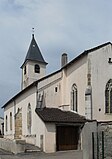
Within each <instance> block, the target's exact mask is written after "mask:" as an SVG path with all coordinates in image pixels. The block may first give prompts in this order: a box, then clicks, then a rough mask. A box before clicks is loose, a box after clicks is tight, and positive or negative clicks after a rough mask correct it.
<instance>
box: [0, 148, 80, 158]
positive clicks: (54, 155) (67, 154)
mask: <svg viewBox="0 0 112 159" xmlns="http://www.w3.org/2000/svg"><path fill="white" fill-rule="evenodd" d="M0 159H82V151H80V153H79V152H78V151H68V152H56V153H51V154H45V153H42V152H32V153H24V154H18V155H14V154H11V153H9V152H5V151H3V150H0Z"/></svg>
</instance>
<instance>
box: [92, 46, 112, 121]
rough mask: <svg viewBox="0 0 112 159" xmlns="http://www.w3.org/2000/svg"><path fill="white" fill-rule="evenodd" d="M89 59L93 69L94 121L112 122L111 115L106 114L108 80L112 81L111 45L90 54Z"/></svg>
mask: <svg viewBox="0 0 112 159" xmlns="http://www.w3.org/2000/svg"><path fill="white" fill-rule="evenodd" d="M89 57H90V59H91V69H92V70H91V73H92V75H91V80H92V105H93V119H97V120H99V121H101V120H102V121H103V120H106V121H107V120H112V116H111V114H105V87H106V83H107V82H108V80H109V79H112V64H111V63H108V61H109V58H112V48H111V45H107V46H105V47H103V48H100V49H98V50H96V51H94V52H91V53H89Z"/></svg>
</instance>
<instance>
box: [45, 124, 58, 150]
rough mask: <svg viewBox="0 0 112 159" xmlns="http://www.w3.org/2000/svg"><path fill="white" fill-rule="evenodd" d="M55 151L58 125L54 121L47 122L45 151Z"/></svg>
mask: <svg viewBox="0 0 112 159" xmlns="http://www.w3.org/2000/svg"><path fill="white" fill-rule="evenodd" d="M49 141H50V143H49ZM55 151H56V126H55V124H53V123H46V129H45V152H47V153H51V152H55Z"/></svg>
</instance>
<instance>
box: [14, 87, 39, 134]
mask: <svg viewBox="0 0 112 159" xmlns="http://www.w3.org/2000/svg"><path fill="white" fill-rule="evenodd" d="M29 104H30V106H31V114H32V119H31V120H32V126H31V134H32V135H34V134H35V128H34V122H35V121H34V120H35V119H34V116H33V114H34V113H35V108H36V87H32V88H31V89H29V90H28V91H26V92H25V93H24V94H22V95H21V96H20V97H19V98H17V100H16V112H17V110H18V108H19V109H21V108H22V134H23V136H27V135H30V134H29V132H28V129H27V109H28V105H29Z"/></svg>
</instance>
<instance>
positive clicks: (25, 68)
mask: <svg viewBox="0 0 112 159" xmlns="http://www.w3.org/2000/svg"><path fill="white" fill-rule="evenodd" d="M25 74H26V66H25V67H24V75H25Z"/></svg>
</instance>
